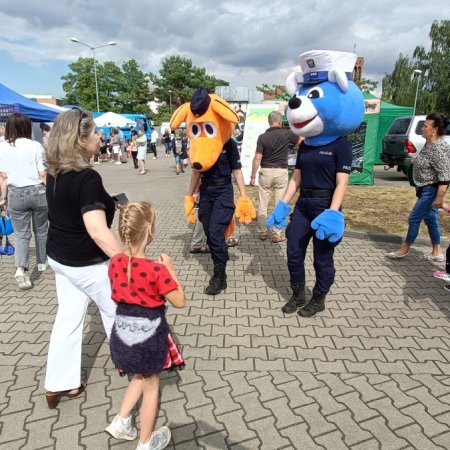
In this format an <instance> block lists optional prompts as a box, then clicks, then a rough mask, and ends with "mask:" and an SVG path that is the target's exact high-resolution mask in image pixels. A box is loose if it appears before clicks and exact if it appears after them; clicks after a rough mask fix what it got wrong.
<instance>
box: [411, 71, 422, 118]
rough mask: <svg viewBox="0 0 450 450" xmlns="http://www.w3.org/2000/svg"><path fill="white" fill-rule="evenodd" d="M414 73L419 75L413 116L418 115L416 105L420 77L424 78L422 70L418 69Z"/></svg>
mask: <svg viewBox="0 0 450 450" xmlns="http://www.w3.org/2000/svg"><path fill="white" fill-rule="evenodd" d="M413 73H417V75H418V76H417V85H416V96H415V97H414V107H413V116H415V115H416V105H417V96H418V94H419V84H420V77H421V76H422V71H421V70H420V69H416V70H415V71H414V72H413Z"/></svg>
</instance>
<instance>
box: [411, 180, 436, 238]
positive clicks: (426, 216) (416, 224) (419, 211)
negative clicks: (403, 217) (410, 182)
mask: <svg viewBox="0 0 450 450" xmlns="http://www.w3.org/2000/svg"><path fill="white" fill-rule="evenodd" d="M436 194H437V188H436V187H434V186H424V187H422V188H420V191H419V198H418V199H417V201H416V204H415V205H414V208H413V209H412V211H411V213H410V215H409V218H408V225H409V227H408V233H407V235H406V241H405V242H406V243H407V244H409V245H412V244H414V241H415V240H416V238H417V236H418V234H419V228H420V223H421V222H422V220H423V221H424V222H425V224H426V226H427V227H428V234H429V235H430V239H431V244H432V245H439V244H440V243H441V229H440V227H439V213H438V210H437V208H435V207H434V206H433V202H434V199H435V198H436Z"/></svg>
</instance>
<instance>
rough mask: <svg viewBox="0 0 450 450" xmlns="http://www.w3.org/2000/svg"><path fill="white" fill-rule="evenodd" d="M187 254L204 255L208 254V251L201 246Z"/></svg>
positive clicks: (204, 246)
mask: <svg viewBox="0 0 450 450" xmlns="http://www.w3.org/2000/svg"><path fill="white" fill-rule="evenodd" d="M189 253H192V254H197V253H202V254H206V253H210V250H209V248H208V247H206V245H202V246H201V247H198V248H191V250H190V251H189Z"/></svg>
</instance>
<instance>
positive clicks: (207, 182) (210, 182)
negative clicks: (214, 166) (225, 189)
mask: <svg viewBox="0 0 450 450" xmlns="http://www.w3.org/2000/svg"><path fill="white" fill-rule="evenodd" d="M230 183H231V176H229V177H215V178H206V177H202V183H201V184H203V185H204V186H225V185H226V184H230Z"/></svg>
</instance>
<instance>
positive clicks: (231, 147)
mask: <svg viewBox="0 0 450 450" xmlns="http://www.w3.org/2000/svg"><path fill="white" fill-rule="evenodd" d="M241 167H242V165H241V155H239V150H238V148H237V145H236V143H235V142H234V141H233V140H232V139H230V140H229V141H228V142H227V143H226V144H225V145H224V146H223V149H222V153H221V154H220V156H219V158H218V159H217V161H216V163H215V164H214V165H213V166H212V167H211V168H210V169H208V170H206V171H205V172H202V177H205V178H217V177H229V176H231V174H232V173H233V170H235V169H240V168H241Z"/></svg>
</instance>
